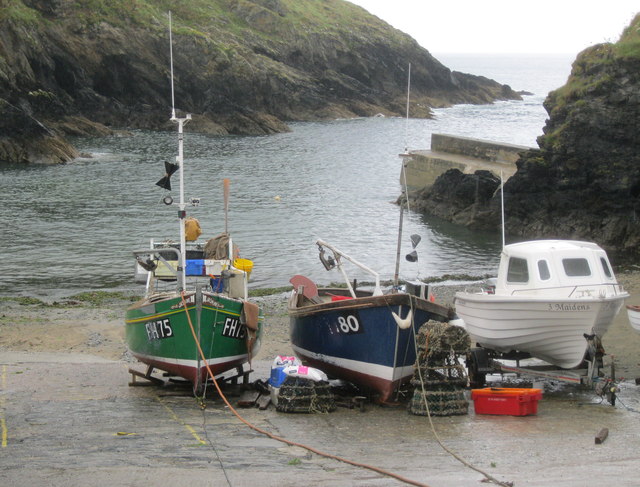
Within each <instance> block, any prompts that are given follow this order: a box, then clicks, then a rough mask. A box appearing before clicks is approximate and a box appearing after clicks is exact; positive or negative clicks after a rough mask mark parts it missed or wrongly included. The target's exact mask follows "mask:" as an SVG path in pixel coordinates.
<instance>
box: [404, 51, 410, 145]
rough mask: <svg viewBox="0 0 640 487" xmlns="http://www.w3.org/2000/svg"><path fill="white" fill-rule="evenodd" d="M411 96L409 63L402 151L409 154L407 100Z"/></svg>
mask: <svg viewBox="0 0 640 487" xmlns="http://www.w3.org/2000/svg"><path fill="white" fill-rule="evenodd" d="M410 96H411V63H409V75H408V76H407V116H406V118H405V121H404V151H405V152H409V142H408V137H409V99H410Z"/></svg>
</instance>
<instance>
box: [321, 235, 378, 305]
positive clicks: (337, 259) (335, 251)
mask: <svg viewBox="0 0 640 487" xmlns="http://www.w3.org/2000/svg"><path fill="white" fill-rule="evenodd" d="M316 244H317V245H318V248H319V249H320V260H321V261H322V263H323V264H324V266H325V268H326V269H327V270H329V269H331V266H332V265H335V266H337V267H338V270H339V271H340V272H341V273H342V276H343V277H344V280H345V282H346V283H347V288H349V293H350V294H351V296H352V297H354V298H355V297H356V293H355V291H354V289H353V286H351V282H350V281H349V276H348V275H347V273H346V271H345V270H344V268H343V267H342V262H341V258H343V257H344V258H345V259H346V260H348V261H349V262H351V263H352V264H353V265H355V266H356V267H359V268H360V269H362V270H363V271H365V272H366V273H368V274H371V275H372V276H373V278H374V280H375V287H374V290H373V295H374V296H381V295H382V289H381V288H380V276H379V275H378V273H377V272H376V271H374V270H373V269H371V268H369V267H367V266H366V265H364V264H362V263H360V262H358V261H357V260H356V259H354V258H352V257H350V256H349V255H347V254H345V253H344V252H342V251H341V250H339V249H337V248H335V247H334V246H333V245H331V244H328V243H327V242H325V241H324V240H321V239H318V240H316ZM323 247H326V248H327V249H329V250H330V251H331V252H332V253H333V255H334V257H335V262H334V263H333V264H332V263H329V262H328V261H327V259H326V258H325V257H324V249H323Z"/></svg>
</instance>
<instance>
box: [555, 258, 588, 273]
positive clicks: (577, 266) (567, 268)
mask: <svg viewBox="0 0 640 487" xmlns="http://www.w3.org/2000/svg"><path fill="white" fill-rule="evenodd" d="M562 265H563V266H564V272H565V273H566V274H567V276H569V277H586V276H590V275H591V269H590V268H589V262H587V259H562Z"/></svg>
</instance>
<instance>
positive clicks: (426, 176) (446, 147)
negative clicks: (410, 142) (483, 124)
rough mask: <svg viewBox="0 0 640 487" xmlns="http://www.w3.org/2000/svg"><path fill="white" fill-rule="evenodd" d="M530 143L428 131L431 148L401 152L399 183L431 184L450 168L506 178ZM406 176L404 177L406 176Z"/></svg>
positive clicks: (409, 185) (411, 185) (412, 187)
mask: <svg viewBox="0 0 640 487" xmlns="http://www.w3.org/2000/svg"><path fill="white" fill-rule="evenodd" d="M530 149H531V147H527V146H522V145H514V144H505V143H502V142H492V141H489V140H482V139H473V138H470V137H459V136H456V135H445V134H431V149H430V150H415V151H409V152H407V153H405V154H401V157H402V158H403V163H402V171H401V173H400V183H401V184H402V185H403V186H404V185H405V184H406V186H407V188H408V189H409V191H415V190H420V189H422V188H424V187H429V186H431V185H433V183H434V181H435V180H436V179H437V178H438V176H440V175H441V174H443V173H444V172H446V171H447V170H449V169H459V170H460V171H462V172H463V173H467V174H472V173H474V172H475V171H477V170H480V169H485V170H488V171H491V172H493V173H494V174H496V175H497V176H500V173H502V174H503V176H504V178H505V179H508V178H509V177H511V176H512V175H513V173H515V172H516V161H517V160H518V158H519V157H520V153H521V152H525V151H528V150H530ZM405 177H406V180H405Z"/></svg>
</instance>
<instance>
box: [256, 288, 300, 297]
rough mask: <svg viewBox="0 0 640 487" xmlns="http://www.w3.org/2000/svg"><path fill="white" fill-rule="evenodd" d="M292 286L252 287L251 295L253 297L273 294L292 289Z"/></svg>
mask: <svg viewBox="0 0 640 487" xmlns="http://www.w3.org/2000/svg"><path fill="white" fill-rule="evenodd" d="M291 289H292V288H291V286H285V287H265V288H261V289H250V290H249V296H250V297H252V298H259V297H262V296H271V295H273V294H280V293H286V292H289V291H291Z"/></svg>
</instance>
